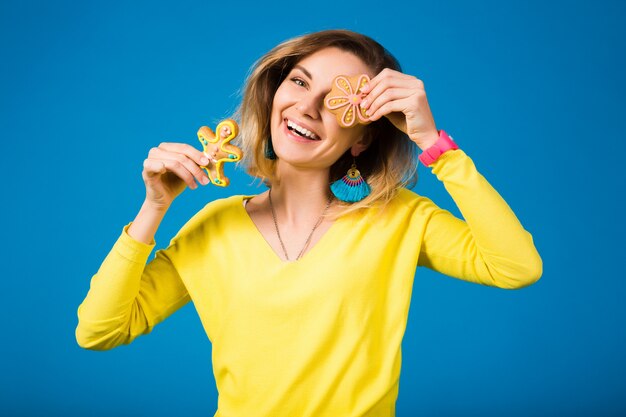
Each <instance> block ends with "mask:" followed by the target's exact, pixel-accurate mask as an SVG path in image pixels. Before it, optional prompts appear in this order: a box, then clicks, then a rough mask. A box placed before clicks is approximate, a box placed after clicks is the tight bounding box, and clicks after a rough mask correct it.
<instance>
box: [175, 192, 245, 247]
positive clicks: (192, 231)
mask: <svg viewBox="0 0 626 417" xmlns="http://www.w3.org/2000/svg"><path fill="white" fill-rule="evenodd" d="M245 197H246V196H244V195H233V196H230V197H226V198H220V199H216V200H213V201H211V202H209V203H207V204H206V205H205V206H204V207H203V208H202V209H200V211H198V212H197V213H196V214H195V215H194V216H193V217H191V218H190V219H189V220H188V221H187V223H185V225H184V226H183V227H182V228H181V229H180V230H179V231H178V233H177V234H176V236H175V237H174V238H173V239H172V241H178V240H185V239H189V238H193V239H195V238H197V237H199V236H207V235H208V233H209V232H211V233H212V234H215V233H217V232H218V231H219V230H220V229H221V228H223V227H224V225H227V224H229V223H232V222H233V221H237V220H238V219H239V218H241V217H242V214H243V213H245V209H244V207H243V199H244V198H245Z"/></svg>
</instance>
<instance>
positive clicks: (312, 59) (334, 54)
mask: <svg viewBox="0 0 626 417" xmlns="http://www.w3.org/2000/svg"><path fill="white" fill-rule="evenodd" d="M296 66H300V67H303V68H304V69H306V71H308V72H309V73H310V74H311V77H312V80H313V82H314V83H316V82H319V83H323V84H326V83H331V82H332V80H333V79H334V78H335V77H336V76H338V75H347V76H353V75H358V74H367V75H369V76H370V78H373V77H374V75H375V74H373V73H372V70H371V69H370V68H369V67H368V66H367V65H366V64H365V62H363V60H361V58H359V57H357V56H356V55H354V54H353V53H352V52H347V51H344V50H342V49H339V48H334V47H332V48H324V49H321V50H319V51H317V52H314V53H313V54H311V55H309V56H307V57H305V58H303V59H301V60H300V61H299V62H298V63H297V64H296Z"/></svg>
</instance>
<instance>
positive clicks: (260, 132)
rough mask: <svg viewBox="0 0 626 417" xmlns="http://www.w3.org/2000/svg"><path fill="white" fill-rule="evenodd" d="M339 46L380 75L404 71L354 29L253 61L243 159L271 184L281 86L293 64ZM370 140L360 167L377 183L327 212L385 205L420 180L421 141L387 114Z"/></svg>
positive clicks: (347, 161)
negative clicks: (270, 150) (274, 114)
mask: <svg viewBox="0 0 626 417" xmlns="http://www.w3.org/2000/svg"><path fill="white" fill-rule="evenodd" d="M329 47H335V48H339V49H341V50H343V51H346V52H351V53H352V54H354V55H355V56H357V57H358V58H360V59H361V60H362V61H363V62H364V63H365V64H366V65H367V66H368V67H369V68H370V69H371V70H372V71H373V73H374V74H378V73H379V72H380V71H382V70H383V69H385V68H390V69H393V70H397V71H401V68H400V64H399V62H398V61H397V60H396V58H395V57H394V56H393V55H391V53H389V51H387V50H386V49H385V48H384V47H383V46H382V45H380V44H379V43H378V42H376V41H375V40H373V39H372V38H370V37H368V36H365V35H362V34H359V33H355V32H352V31H348V30H325V31H321V32H315V33H310V34H306V35H302V36H299V37H296V38H293V39H290V40H287V41H285V42H283V43H281V44H279V45H278V46H276V47H275V48H273V49H272V50H271V51H269V52H268V53H267V54H265V55H264V56H262V57H261V58H260V59H259V60H258V61H257V62H255V64H254V65H253V66H252V68H251V71H250V73H249V75H248V78H247V80H246V83H245V87H244V92H243V99H242V101H241V104H240V106H239V108H238V109H237V112H236V116H235V117H236V118H237V119H239V120H240V121H241V136H240V139H239V143H240V144H241V147H242V149H243V151H244V157H243V159H242V163H243V164H244V166H245V167H246V170H247V172H248V174H250V175H252V176H253V177H256V178H259V179H261V180H262V181H263V182H264V183H265V184H266V185H268V186H270V185H271V183H272V182H273V181H276V177H275V173H276V160H271V159H267V158H266V157H265V146H266V142H267V141H268V140H269V138H270V116H271V111H272V104H273V99H274V94H275V93H276V90H277V89H278V87H279V86H280V84H281V83H282V82H283V80H284V79H285V77H286V76H287V75H288V74H289V72H290V71H291V69H292V68H293V67H294V65H296V64H297V63H298V62H299V61H301V60H302V59H303V58H305V57H307V56H309V55H311V54H313V53H315V52H317V51H319V50H321V49H325V48H329ZM365 134H366V135H370V137H369V138H368V139H371V140H370V145H369V146H368V148H367V149H366V150H365V151H363V152H362V153H360V154H359V156H358V158H357V168H358V169H359V171H360V172H361V175H362V176H363V178H364V179H365V180H366V182H367V183H368V184H369V186H370V188H371V193H370V195H369V196H367V197H366V198H365V199H363V200H362V201H359V202H356V203H352V204H350V203H344V202H341V201H338V203H339V204H338V205H337V206H336V207H335V208H334V209H332V210H329V211H328V213H327V217H330V218H337V217H339V216H342V215H344V214H347V213H350V212H353V211H357V210H360V209H363V208H367V207H373V206H374V205H378V204H381V205H382V206H385V205H386V204H387V203H388V202H389V201H390V200H391V199H392V198H393V197H394V196H395V195H396V193H397V192H398V190H399V189H400V188H401V187H408V188H412V187H413V186H414V185H415V184H416V182H417V146H416V145H415V143H414V142H413V141H411V140H410V139H409V138H408V136H407V135H406V134H404V133H403V132H402V131H400V130H398V129H396V128H395V126H394V125H393V124H392V123H391V122H389V120H387V118H385V117H382V118H381V119H379V120H377V121H376V122H373V123H370V124H369V125H367V126H366V130H365ZM352 161H353V157H352V155H351V153H350V150H349V149H348V150H347V151H346V152H345V153H344V154H343V155H342V156H341V157H340V158H339V159H338V160H337V161H336V162H335V163H334V164H333V165H332V166H331V168H330V176H329V180H330V181H329V187H330V184H332V183H333V182H334V181H336V180H338V179H340V178H341V177H343V176H344V175H345V174H346V172H347V171H348V169H349V168H350V166H351V165H352Z"/></svg>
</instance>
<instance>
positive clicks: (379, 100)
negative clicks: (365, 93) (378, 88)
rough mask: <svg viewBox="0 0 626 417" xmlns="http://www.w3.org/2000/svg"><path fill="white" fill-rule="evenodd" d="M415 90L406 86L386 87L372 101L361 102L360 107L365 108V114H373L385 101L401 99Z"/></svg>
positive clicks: (409, 95)
mask: <svg viewBox="0 0 626 417" xmlns="http://www.w3.org/2000/svg"><path fill="white" fill-rule="evenodd" d="M414 93H415V92H414V91H413V90H408V89H406V88H388V89H386V90H385V91H383V92H382V94H380V95H379V96H378V97H376V98H375V99H374V101H372V102H369V97H368V100H367V101H366V102H365V104H364V103H363V102H362V103H361V107H363V108H365V109H366V110H367V111H366V114H374V113H376V111H377V110H378V109H379V108H380V107H382V106H383V105H385V104H386V103H388V102H390V101H393V100H401V99H405V98H408V97H411V96H412V95H413V94H414Z"/></svg>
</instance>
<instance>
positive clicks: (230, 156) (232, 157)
mask: <svg viewBox="0 0 626 417" xmlns="http://www.w3.org/2000/svg"><path fill="white" fill-rule="evenodd" d="M228 157H229V158H230V159H235V158H237V156H236V155H228Z"/></svg>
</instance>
